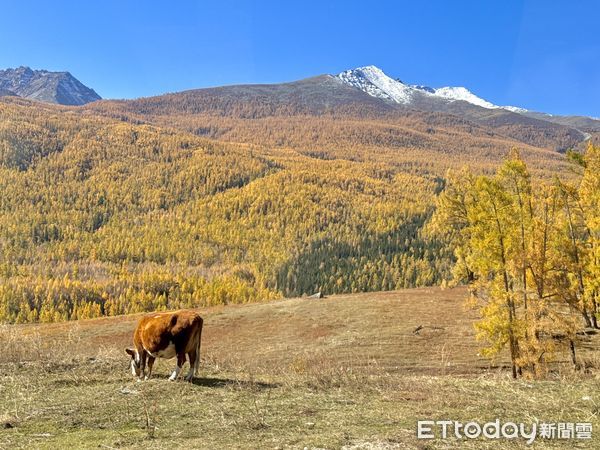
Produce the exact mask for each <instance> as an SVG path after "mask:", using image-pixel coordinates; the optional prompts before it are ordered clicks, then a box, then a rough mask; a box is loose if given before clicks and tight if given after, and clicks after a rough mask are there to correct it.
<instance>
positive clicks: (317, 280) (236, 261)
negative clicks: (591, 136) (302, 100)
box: [0, 94, 570, 322]
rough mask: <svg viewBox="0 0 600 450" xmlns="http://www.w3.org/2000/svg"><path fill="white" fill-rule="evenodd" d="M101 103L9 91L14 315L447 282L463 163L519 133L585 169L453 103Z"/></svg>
mask: <svg viewBox="0 0 600 450" xmlns="http://www.w3.org/2000/svg"><path fill="white" fill-rule="evenodd" d="M344 95H345V94H344ZM344 98H345V97H344ZM369 99H371V97H369ZM94 105H99V106H102V105H103V104H98V103H94ZM95 108H96V106H94V108H91V107H90V108H83V109H82V108H74V109H73V108H65V107H59V106H53V105H41V104H39V103H33V102H29V101H26V100H23V99H18V98H17V99H15V98H13V97H7V98H5V99H3V100H2V101H1V102H0V119H1V122H0V189H1V190H2V192H3V196H2V198H1V199H0V233H1V235H2V241H1V242H0V245H2V250H3V251H2V253H1V254H0V276H2V277H3V280H4V283H3V284H2V285H1V286H0V320H3V321H9V322H26V321H44V322H52V321H59V320H67V319H76V318H87V317H96V316H100V315H117V314H123V313H130V312H138V311H147V310H154V309H163V308H178V307H184V306H201V305H208V304H220V303H239V302H249V301H254V300H257V299H263V298H276V297H280V296H294V295H302V294H311V293H314V292H317V291H323V292H325V293H327V294H332V293H344V292H365V291H379V290H390V289H399V288H406V287H414V286H427V285H433V284H438V283H440V282H441V281H442V280H443V279H444V278H445V277H446V276H447V274H448V271H449V268H450V265H451V260H452V254H451V251H450V249H448V248H445V247H444V244H443V243H442V242H441V241H440V239H439V237H436V236H435V235H432V234H431V233H430V232H429V231H428V230H427V227H426V226H425V225H426V223H427V222H428V220H429V218H430V216H431V214H432V211H433V206H434V201H435V196H436V194H437V193H439V192H440V190H441V189H442V188H443V186H444V177H445V173H446V170H447V169H448V168H460V167H462V166H463V165H465V164H468V165H470V166H471V167H473V168H474V170H477V171H489V170H491V169H493V168H494V167H495V166H497V164H498V163H499V162H500V161H501V160H502V158H503V157H504V155H505V154H506V152H507V151H508V150H509V149H510V148H511V147H514V146H518V147H519V148H521V150H522V154H523V155H524V157H525V159H526V160H527V161H528V163H530V165H531V168H532V172H533V173H534V174H535V176H536V177H538V178H549V177H552V176H553V175H554V174H558V173H561V174H567V175H568V174H569V173H570V172H569V164H568V162H567V161H566V160H565V158H564V156H563V155H560V154H558V153H557V152H554V151H552V150H549V149H545V148H539V147H533V146H529V145H525V144H522V143H519V142H518V141H514V140H511V139H509V138H506V137H504V136H501V135H498V134H495V133H493V132H490V131H489V130H487V129H485V128H480V127H478V126H476V125H474V124H472V123H469V122H466V121H464V120H461V119H458V118H456V117H453V116H447V115H443V114H437V113H436V114H433V113H415V114H413V113H411V114H407V115H405V116H403V118H402V119H401V120H400V119H390V118H386V117H379V118H377V117H375V116H374V117H372V118H369V117H363V118H359V117H356V116H352V115H345V116H335V115H334V116H330V117H325V116H323V117H318V116H303V115H300V116H289V117H277V116H268V117H262V118H260V119H240V118H235V117H224V116H221V117H218V116H216V115H212V116H204V115H199V116H197V115H194V114H191V115H184V116H178V115H176V114H175V113H174V112H171V113H170V114H168V115H166V116H164V117H163V118H162V119H161V120H158V118H156V117H154V116H150V115H149V116H147V119H149V120H147V121H146V122H148V121H151V122H154V124H148V123H143V122H142V121H141V120H133V119H132V118H131V117H125V118H124V119H125V121H123V120H118V119H117V118H115V117H114V115H113V114H112V113H111V114H108V116H109V117H107V115H98V113H97V112H95V111H96V110H95ZM161 117H162V116H161ZM163 119H164V120H163ZM170 121H175V122H177V127H174V126H169V125H168V122H170ZM200 124H201V125H202V127H204V128H203V129H204V130H208V131H207V132H203V133H200V132H197V131H198V130H196V132H195V133H189V132H187V131H185V130H186V129H187V128H193V127H195V126H200ZM199 134H200V135H202V136H198V135H199ZM14 211H18V212H19V214H14Z"/></svg>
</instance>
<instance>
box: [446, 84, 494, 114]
mask: <svg viewBox="0 0 600 450" xmlns="http://www.w3.org/2000/svg"><path fill="white" fill-rule="evenodd" d="M434 94H435V95H437V96H438V97H442V98H445V99H448V100H462V101H465V102H468V103H472V104H473V105H477V106H481V107H483V108H489V109H495V108H499V106H496V105H494V104H493V103H490V102H488V101H487V100H484V99H482V98H480V97H477V96H476V95H475V94H473V93H472V92H471V91H469V90H468V89H467V88H464V87H443V88H439V89H435V90H434Z"/></svg>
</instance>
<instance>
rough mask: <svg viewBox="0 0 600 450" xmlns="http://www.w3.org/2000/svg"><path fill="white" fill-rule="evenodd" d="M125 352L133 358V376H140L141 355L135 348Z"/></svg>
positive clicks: (127, 349)
mask: <svg viewBox="0 0 600 450" xmlns="http://www.w3.org/2000/svg"><path fill="white" fill-rule="evenodd" d="M125 352H126V353H127V354H128V355H130V356H131V374H132V375H134V376H138V377H139V376H140V355H138V352H137V351H136V350H135V349H134V348H126V349H125Z"/></svg>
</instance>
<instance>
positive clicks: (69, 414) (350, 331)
mask: <svg viewBox="0 0 600 450" xmlns="http://www.w3.org/2000/svg"><path fill="white" fill-rule="evenodd" d="M465 294H466V292H465V290H464V289H454V290H445V291H442V290H439V289H416V290H406V291H396V292H388V293H375V294H359V295H343V296H333V297H329V298H325V299H291V300H282V301H275V302H270V303H260V304H253V305H241V306H240V305H231V306H225V307H223V306H217V307H210V308H202V309H200V312H201V314H202V315H203V316H204V318H205V331H204V339H203V347H202V355H203V357H202V364H201V368H200V373H199V376H198V377H197V378H196V379H195V380H194V382H193V384H187V383H184V382H183V381H179V382H176V383H169V382H168V381H167V380H166V376H167V374H168V373H169V372H170V370H171V365H172V361H162V360H159V361H158V362H157V365H156V368H155V377H154V379H152V380H150V381H147V382H143V383H136V382H135V381H134V380H133V379H132V377H131V374H130V372H129V371H128V368H127V364H126V361H127V355H126V354H125V352H124V351H123V350H124V347H125V346H126V345H129V344H130V342H131V335H132V331H133V328H134V326H135V323H136V321H137V319H138V318H139V315H137V316H123V317H119V318H104V319H95V320H86V321H79V322H69V323H62V324H50V325H47V324H46V325H19V326H5V327H2V328H0V337H1V338H2V341H3V342H4V346H5V350H4V351H3V352H2V354H1V355H0V373H2V374H3V376H2V378H1V380H0V382H1V383H2V387H3V389H2V390H0V411H1V417H0V423H1V424H2V425H3V427H4V430H3V432H2V433H1V434H0V446H2V447H5V448H9V447H10V448H25V447H28V448H30V447H32V446H34V447H36V448H57V447H62V448H64V447H66V446H70V447H73V448H98V447H101V448H105V447H111V448H147V447H148V446H149V445H151V446H153V447H156V448H166V447H174V446H175V447H188V448H232V447H236V448H237V447H246V448H247V447H252V448H287V447H292V448H304V447H308V448H342V447H344V446H345V447H344V448H348V449H351V448H352V449H358V448H424V447H422V446H423V445H425V443H424V442H423V441H418V440H417V439H416V438H415V434H416V431H415V430H416V421H417V420H423V419H429V418H431V419H432V420H442V419H449V420H459V421H463V422H466V421H469V420H479V421H486V420H494V419H495V418H498V417H499V418H501V419H502V420H514V421H516V422H519V421H523V422H525V423H526V424H531V423H532V422H533V421H535V420H539V421H542V422H543V421H558V420H567V421H574V422H575V421H577V422H592V424H593V426H594V429H596V427H598V426H599V425H600V424H599V423H598V419H597V417H596V414H595V411H596V406H595V405H596V404H597V402H598V398H597V392H598V388H599V387H600V386H598V381H597V380H596V379H595V377H594V375H593V373H595V372H592V375H586V374H584V373H583V372H579V373H574V372H572V370H571V369H570V366H569V365H567V364H557V365H555V370H554V371H553V372H552V375H551V377H550V379H549V380H547V381H543V382H542V381H510V380H509V378H508V377H509V372H508V370H506V369H504V368H503V365H504V363H505V361H504V356H503V357H502V358H501V359H500V360H499V361H496V362H495V363H494V364H492V365H490V364H489V363H488V362H487V361H484V360H483V359H481V358H479V357H478V356H477V351H478V348H477V345H476V344H475V341H474V339H473V337H474V336H473V325H472V323H473V320H474V319H475V318H476V316H475V315H474V313H473V312H471V311H468V310H466V309H465V308H464V297H465ZM418 326H422V328H421V329H420V330H418V331H416V332H415V330H416V329H417V327H418ZM581 345H582V349H583V350H582V351H581V353H580V354H581V355H582V357H583V359H584V360H586V361H587V362H586V363H585V364H586V366H587V367H588V369H589V370H593V371H595V368H596V367H597V365H596V364H597V358H596V357H595V356H594V354H593V353H591V352H590V350H592V351H593V352H594V353H595V352H597V339H596V338H595V337H594V338H593V340H588V341H585V342H582V344H581ZM564 357H565V358H566V357H567V356H566V355H564ZM489 369H492V370H491V371H490V370H489ZM15 399H19V400H18V402H15ZM515 399H518V401H515ZM593 438H594V440H593V441H592V442H588V441H572V442H574V443H575V442H576V444H577V445H578V448H595V446H597V445H598V437H597V436H596V433H594V434H593ZM453 444H454V445H458V444H460V445H461V448H522V447H523V448H524V447H525V443H524V441H522V440H519V441H517V442H515V441H481V440H476V441H470V440H467V441H460V442H459V441H456V440H455V439H452V440H450V441H441V440H435V441H427V442H426V446H427V448H448V446H449V445H453ZM538 445H543V446H544V448H562V447H561V446H563V445H564V441H561V440H553V441H549V440H545V441H543V442H538Z"/></svg>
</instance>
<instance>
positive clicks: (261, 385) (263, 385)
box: [152, 374, 280, 390]
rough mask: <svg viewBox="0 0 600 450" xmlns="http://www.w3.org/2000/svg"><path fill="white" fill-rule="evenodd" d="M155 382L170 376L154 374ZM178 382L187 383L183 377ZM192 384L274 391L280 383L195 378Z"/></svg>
mask: <svg viewBox="0 0 600 450" xmlns="http://www.w3.org/2000/svg"><path fill="white" fill-rule="evenodd" d="M152 379H153V380H157V379H160V380H165V381H167V380H168V379H169V375H162V374H156V375H155V374H153V375H152ZM177 382H179V383H186V381H185V380H184V378H183V377H180V378H179V379H178V380H177ZM192 384H193V385H195V386H203V387H210V388H224V387H234V388H235V387H237V388H243V389H258V390H263V389H274V388H277V387H279V386H280V385H279V384H278V383H267V382H264V381H251V380H235V379H232V378H210V377H194V379H193V380H192Z"/></svg>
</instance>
